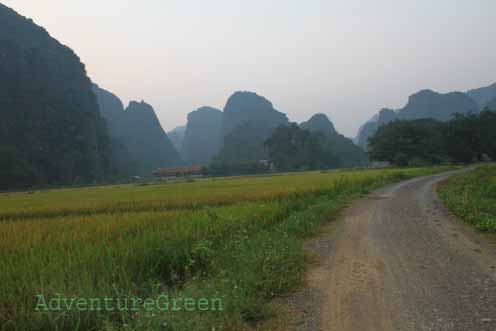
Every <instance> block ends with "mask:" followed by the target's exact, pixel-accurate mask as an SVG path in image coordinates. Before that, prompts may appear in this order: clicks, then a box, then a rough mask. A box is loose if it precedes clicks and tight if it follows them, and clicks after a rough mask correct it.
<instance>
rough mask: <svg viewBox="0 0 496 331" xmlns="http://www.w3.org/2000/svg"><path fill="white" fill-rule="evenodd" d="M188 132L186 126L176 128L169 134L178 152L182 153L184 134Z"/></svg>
mask: <svg viewBox="0 0 496 331" xmlns="http://www.w3.org/2000/svg"><path fill="white" fill-rule="evenodd" d="M185 132H186V125H181V126H176V127H175V128H174V129H172V130H170V131H169V132H167V136H168V137H169V139H170V141H171V142H172V145H174V147H175V148H176V150H177V151H178V152H181V150H182V148H183V140H184V133H185Z"/></svg>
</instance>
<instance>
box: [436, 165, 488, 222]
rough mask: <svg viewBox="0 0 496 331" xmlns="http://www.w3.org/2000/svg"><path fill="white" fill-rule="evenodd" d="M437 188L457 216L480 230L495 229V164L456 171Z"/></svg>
mask: <svg viewBox="0 0 496 331" xmlns="http://www.w3.org/2000/svg"><path fill="white" fill-rule="evenodd" d="M438 192H439V196H440V197H441V199H442V200H443V201H444V202H445V204H446V206H447V207H448V208H449V209H450V210H452V211H453V213H454V214H456V215H457V216H458V217H460V218H461V219H463V220H465V221H467V222H468V223H470V224H472V225H473V226H475V228H477V229H478V230H480V231H485V232H496V164H494V163H491V164H485V165H481V166H479V167H477V168H476V169H475V170H473V171H471V172H468V173H462V174H458V175H455V176H453V177H451V178H449V179H448V180H447V181H446V182H445V183H444V184H443V185H441V186H440V187H439V189H438Z"/></svg>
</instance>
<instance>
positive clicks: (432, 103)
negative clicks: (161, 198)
mask: <svg viewBox="0 0 496 331" xmlns="http://www.w3.org/2000/svg"><path fill="white" fill-rule="evenodd" d="M192 97H194V96H192ZM485 106H491V107H496V84H494V85H491V86H488V87H485V88H479V89H474V90H470V91H468V92H466V93H461V92H452V93H447V94H440V93H436V92H434V91H431V90H422V91H420V92H418V93H415V94H413V95H412V96H410V97H409V99H408V102H407V104H406V105H405V107H403V108H402V109H399V110H392V109H383V110H381V111H380V112H379V113H378V114H376V115H374V117H373V118H372V119H371V120H370V121H368V122H367V123H365V124H364V125H363V126H362V127H361V129H360V131H359V134H358V135H357V137H356V142H357V144H358V146H361V147H362V148H365V147H366V144H367V139H368V138H369V137H370V136H371V135H373V134H374V132H375V131H376V130H377V128H378V127H379V126H380V125H381V124H384V123H388V122H390V121H392V120H395V119H407V120H411V119H418V118H433V119H438V120H442V121H445V120H448V119H449V118H450V117H451V116H452V114H454V113H456V112H461V113H469V112H478V111H480V110H481V109H483V108H484V107H485ZM0 111H1V112H2V113H1V114H2V121H1V122H0V138H1V139H0V163H1V164H0V165H1V167H0V183H1V186H2V188H7V187H12V185H15V186H26V185H46V184H52V183H56V184H74V183H80V182H84V183H87V182H94V181H101V180H104V179H105V180H107V179H115V178H126V177H127V178H128V177H130V176H151V174H152V173H153V171H155V170H156V169H158V168H162V167H175V166H182V165H209V164H210V163H212V162H216V163H226V164H232V163H239V162H247V161H260V160H267V158H268V153H267V150H266V146H265V141H266V140H267V139H268V138H269V137H270V136H271V134H272V133H273V132H274V130H275V129H276V128H277V127H279V126H281V125H282V126H289V125H290V124H291V121H290V119H288V116H287V115H286V114H285V113H283V112H281V111H279V110H277V109H276V108H275V107H274V105H273V104H272V103H271V102H270V101H269V100H268V99H267V98H266V97H264V96H261V95H258V94H256V93H254V92H249V91H238V92H234V93H233V94H232V95H230V96H229V97H228V98H227V101H226V104H225V106H224V108H223V110H220V109H216V108H213V107H208V106H204V107H201V108H198V109H196V110H194V111H192V112H190V113H189V114H188V116H187V119H186V120H187V121H186V123H185V125H184V126H181V127H178V128H176V129H174V130H172V131H170V132H169V135H168V134H167V133H166V132H164V130H163V128H162V125H161V123H160V122H159V120H158V119H157V116H156V113H155V110H154V109H153V106H152V105H150V104H147V103H145V102H144V101H139V102H138V101H130V102H129V105H128V106H127V107H126V108H125V107H124V105H123V103H122V101H121V100H120V98H119V97H118V96H116V95H115V94H113V93H112V92H110V91H108V90H106V89H104V88H102V87H99V86H98V85H97V84H94V83H92V82H91V81H90V78H89V77H88V76H87V74H86V71H85V67H84V65H83V64H82V63H81V61H80V59H79V58H78V56H77V55H76V54H75V53H74V52H73V51H72V50H70V49H69V48H68V47H66V46H64V45H62V44H60V43H59V42H58V41H57V40H55V39H54V38H52V37H50V35H49V34H48V33H47V32H46V31H45V30H44V29H43V28H41V27H39V26H37V25H36V24H34V23H33V22H32V20H28V19H26V18H25V17H22V16H20V15H18V14H17V13H15V12H14V11H13V10H11V9H9V8H7V7H5V6H3V5H0ZM300 128H302V129H305V130H309V131H313V132H318V133H320V134H322V135H323V136H325V139H326V140H325V141H326V143H327V144H328V146H330V148H331V149H332V151H333V153H334V154H335V155H336V157H337V159H338V160H339V166H342V167H354V166H364V165H366V164H367V162H368V160H367V155H366V153H365V152H364V151H363V149H361V148H360V147H357V146H356V145H354V144H353V142H352V141H351V140H350V139H348V138H346V137H344V136H343V135H341V134H340V133H339V132H338V131H339V130H337V129H336V128H335V127H334V124H333V123H332V122H331V121H330V120H329V118H328V117H327V116H326V115H325V114H322V113H318V114H315V115H314V116H312V117H311V118H310V119H309V120H308V121H306V122H303V123H301V124H300Z"/></svg>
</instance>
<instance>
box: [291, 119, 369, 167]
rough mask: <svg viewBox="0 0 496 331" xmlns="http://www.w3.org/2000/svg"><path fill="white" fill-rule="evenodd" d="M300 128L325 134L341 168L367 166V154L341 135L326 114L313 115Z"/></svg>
mask: <svg viewBox="0 0 496 331" xmlns="http://www.w3.org/2000/svg"><path fill="white" fill-rule="evenodd" d="M300 127H301V128H302V129H305V130H309V131H313V132H319V133H321V134H323V135H324V136H325V137H326V141H327V143H328V144H329V146H330V150H332V151H333V153H334V155H335V156H336V157H337V159H338V165H339V166H340V167H355V166H364V165H366V164H367V155H366V153H365V152H364V151H363V150H362V149H361V148H360V147H358V146H356V145H355V144H354V143H353V141H352V140H351V139H349V138H346V137H345V136H343V135H342V134H339V133H338V132H337V131H336V129H335V128H334V125H333V123H332V122H331V121H330V120H329V118H328V117H327V116H326V115H325V114H315V115H313V116H312V117H311V118H310V119H309V120H308V121H306V122H303V123H301V124H300Z"/></svg>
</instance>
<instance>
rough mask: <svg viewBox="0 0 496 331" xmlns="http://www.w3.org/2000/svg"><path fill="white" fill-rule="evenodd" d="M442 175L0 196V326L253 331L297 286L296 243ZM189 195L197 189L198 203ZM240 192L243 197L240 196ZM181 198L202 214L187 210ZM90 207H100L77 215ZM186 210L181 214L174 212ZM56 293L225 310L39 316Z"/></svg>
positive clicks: (375, 173)
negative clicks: (369, 197)
mask: <svg viewBox="0 0 496 331" xmlns="http://www.w3.org/2000/svg"><path fill="white" fill-rule="evenodd" d="M448 169H449V168H447V167H437V168H413V169H379V170H366V171H339V172H328V173H321V172H310V173H297V174H287V175H282V176H267V177H255V178H250V177H239V178H236V179H217V180H202V181H196V182H193V183H181V184H177V185H176V184H174V185H171V184H163V185H162V184H157V185H149V186H136V185H128V186H122V185H121V186H115V187H113V188H112V189H111V188H110V187H104V188H88V189H74V190H59V191H56V190H54V191H48V192H37V193H35V194H26V193H15V194H6V195H0V205H2V206H9V205H10V208H9V209H8V213H9V215H11V216H12V215H14V216H15V217H11V218H10V219H4V220H1V221H0V270H1V271H2V272H1V273H0V325H1V326H2V329H4V330H209V331H210V330H214V329H215V330H217V331H218V330H251V329H252V323H255V322H256V321H258V320H260V319H264V318H266V317H268V316H270V314H271V311H270V308H269V306H268V302H269V301H270V300H271V299H272V298H274V297H276V296H278V295H280V294H282V293H285V292H288V291H290V290H291V289H293V288H294V287H295V286H297V285H298V284H299V282H300V280H301V277H302V275H303V271H304V268H305V258H304V255H303V250H302V240H303V238H305V237H306V236H309V235H311V234H313V233H315V231H316V230H317V229H318V228H319V226H320V225H321V224H323V223H325V222H327V221H328V220H329V219H331V218H332V217H333V215H335V214H336V213H337V212H338V211H339V210H340V209H341V208H342V207H343V206H345V205H346V203H347V202H349V201H350V200H351V199H352V198H353V197H355V196H358V195H360V194H363V193H366V192H368V191H370V190H372V189H375V188H378V187H380V186H383V185H386V184H388V183H392V182H395V181H399V180H401V179H405V178H409V177H413V176H419V175H426V174H431V173H435V172H440V171H444V170H448ZM252 181H254V182H255V183H256V185H254V184H253V182H252ZM192 184H195V185H200V186H198V187H200V189H199V190H200V193H198V191H195V189H196V188H198V187H197V186H193V188H192V187H191V186H190V185H192ZM209 185H211V186H212V190H209V189H208V186H209ZM243 185H246V188H245V191H246V192H243V190H242V188H239V187H238V186H243ZM257 185H260V186H257ZM162 186H163V187H162ZM151 187H154V189H151ZM223 187H224V188H225V192H224V191H223V190H222V188H223ZM257 187H260V189H258V188H257ZM141 190H143V191H141ZM188 191H191V195H192V196H193V197H194V199H197V200H198V201H200V202H201V206H198V205H192V204H191V201H193V198H191V197H189V196H188V195H187V194H186V192H188ZM123 192H124V193H123ZM281 192H283V193H281ZM128 194H131V195H132V196H133V200H127V202H125V203H129V202H130V201H132V206H138V208H135V209H133V208H129V210H126V211H123V210H122V209H121V208H120V206H121V205H120V204H119V203H117V204H113V201H114V200H117V201H120V202H121V201H125V197H126V196H127V195H128ZM162 194H163V195H164V199H165V201H166V204H167V203H170V201H174V203H173V204H170V205H167V208H150V210H146V208H145V207H144V206H150V204H149V201H150V197H151V196H153V197H154V198H153V199H152V200H153V201H155V199H157V200H156V201H160V200H158V197H159V196H161V195H162ZM257 194H258V195H257ZM26 196H27V197H26ZM78 196H79V197H80V199H79V204H80V205H77V202H78V199H77V197H78ZM16 197H17V198H18V199H19V200H20V201H17V200H16V199H15V198H16ZM36 197H40V199H41V201H42V203H40V202H38V203H35V204H34V207H32V208H31V209H30V208H29V207H28V213H26V211H25V206H26V205H29V203H27V202H26V200H33V201H36ZM64 197H67V199H64ZM97 197H99V198H101V200H102V201H103V202H102V204H101V205H98V203H100V202H99V201H100V200H99V198H97ZM140 197H142V198H143V201H141V200H140ZM246 197H249V198H246ZM234 198H236V199H237V200H234ZM57 199H60V205H61V206H63V207H62V209H61V207H60V205H58V203H57V201H58V200H57ZM88 199H89V200H92V199H94V200H92V201H94V202H95V203H96V205H97V206H100V207H96V208H95V209H93V210H92V211H91V212H88V213H86V212H84V211H85V210H84V209H83V208H87V206H88V205H89V204H88ZM181 199H183V200H186V201H188V202H186V203H185V205H184V206H181V208H177V207H172V206H177V205H180V204H181V203H182V201H183V200H181ZM210 199H213V200H210ZM209 201H214V202H213V203H210V202H209ZM45 204H47V205H45ZM174 204H175V205H174ZM12 206H14V207H16V208H17V209H16V208H14V207H12ZM101 206H105V208H102V207H101ZM185 206H189V207H185ZM50 208H52V209H50ZM64 208H65V209H64ZM99 208H100V209H99ZM112 208H114V209H112ZM60 210H64V211H63V212H60ZM145 210H146V211H145ZM67 211H70V212H69V213H68V212H67ZM74 211H77V212H74ZM81 211H83V212H82V213H81ZM2 212H3V209H2ZM36 212H39V213H40V215H41V216H38V217H35V215H36V214H35V213H36ZM22 215H28V217H25V218H23V217H22ZM49 215H50V216H49ZM57 293H60V295H61V296H62V297H68V298H71V297H79V298H104V297H112V298H132V297H156V296H158V295H160V294H164V293H167V294H168V295H169V296H170V297H171V298H172V297H178V298H219V299H221V301H222V306H223V310H222V311H199V310H198V309H197V310H195V311H193V312H192V311H186V310H184V309H183V310H181V311H174V312H171V311H161V310H154V311H146V310H140V311H135V312H119V311H106V310H102V311H78V310H76V309H72V310H66V311H61V312H59V311H51V312H36V311H34V307H35V305H36V303H37V300H36V297H35V296H36V294H43V295H44V296H45V297H46V298H47V300H48V299H49V298H51V297H54V296H55V295H56V294H57Z"/></svg>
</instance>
